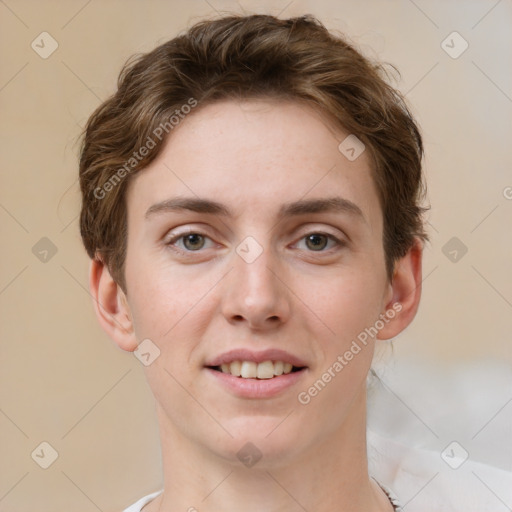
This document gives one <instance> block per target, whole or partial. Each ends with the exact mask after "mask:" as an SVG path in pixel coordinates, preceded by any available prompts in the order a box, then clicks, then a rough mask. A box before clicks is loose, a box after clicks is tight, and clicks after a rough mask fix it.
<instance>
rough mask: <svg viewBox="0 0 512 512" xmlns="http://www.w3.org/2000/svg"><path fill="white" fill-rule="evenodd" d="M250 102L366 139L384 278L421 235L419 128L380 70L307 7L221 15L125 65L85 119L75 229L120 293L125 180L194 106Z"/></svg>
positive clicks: (158, 148) (423, 235)
mask: <svg viewBox="0 0 512 512" xmlns="http://www.w3.org/2000/svg"><path fill="white" fill-rule="evenodd" d="M250 98H277V99H293V100H295V101H297V102H302V103H305V104H309V105H311V106H313V107H314V108H316V109H318V110H319V111H322V112H323V113H325V114H326V115H327V116H328V117H330V118H331V119H332V121H333V123H334V125H337V126H339V127H340V128H342V129H343V130H344V131H346V132H348V133H349V134H354V135H356V136H357V138H358V139H360V140H361V141H362V142H363V143H364V145H365V148H366V151H367V153H368V154H369V156H370V158H371V161H372V174H373V179H374V181H375V184H376V186H377V190H378V196H379V201H380V206H381V209H382V212H383V218H384V228H383V234H382V235H383V236H382V243H383V246H384V253H385V262H386V269H387V274H388V278H389V279H391V278H392V274H393V267H394V263H395V262H396V261H397V260H398V259H399V258H400V257H402V256H403V255H404V254H405V253H406V252H407V250H408V249H409V248H410V247H411V246H412V245H413V243H414V240H415V239H421V240H427V235H426V233H425V231H424V228H423V222H422V218H421V214H422V211H423V208H422V207H421V206H420V201H421V199H422V193H423V182H422V179H423V178H422V171H421V159H422V153H423V146H422V140H421V136H420V134H419V131H418V128H417V126H416V124H415V122H414V120H413V119H412V116H411V115H410V113H409V110H408V108H407V106H406V105H405V103H404V101H403V99H402V97H401V95H400V94H399V93H398V92H397V91H396V90H395V89H394V88H393V87H391V86H390V85H388V84H387V82H386V81H385V79H384V69H383V67H382V66H380V65H379V64H375V63H372V62H370V61H369V60H368V59H366V58H365V57H363V56H362V55H361V54H360V53H359V52H357V51H356V49H355V48H354V47H353V46H351V45H350V44H349V43H347V42H346V41H345V40H344V39H343V38H341V37H339V36H335V35H333V34H332V33H330V32H328V31H327V29H326V28H325V27H324V26H323V25H322V24H321V23H320V22H319V21H318V20H316V19H314V18H313V17H312V16H309V15H306V16H302V17H299V18H292V19H288V20H280V19H277V18H275V17H273V16H269V15H252V16H228V17H225V18H222V19H218V20H212V21H203V22H200V23H197V24H196V25H194V26H193V27H192V28H191V29H190V30H189V31H188V32H187V33H185V34H184V35H181V36H179V37H176V38H174V39H172V40H170V41H168V42H167V43H164V44H162V45H160V46H158V47H157V48H156V49H154V50H153V51H151V52H149V53H147V54H144V55H142V56H139V57H138V58H136V59H135V60H134V61H133V62H130V63H128V64H127V65H126V66H125V68H124V69H123V71H122V72H121V74H120V76H119V80H118V90H117V92H116V93H115V94H114V95H113V96H112V97H111V98H109V99H108V100H107V101H105V102H104V103H103V104H102V105H100V106H99V107H98V108H97V110H96V111H95V112H94V114H93V115H92V116H91V117H90V119H89V122H88V123H87V126H86V130H85V137H84V141H83V147H82V152H81V158H80V186H81V191H82V198H83V203H82V210H81V216H80V231H81V235H82V239H83V242H84V245H85V248H86V250H87V253H88V255H89V256H90V257H91V258H101V259H102V261H103V262H104V263H105V264H106V265H107V266H108V268H109V270H110V272H111V274H112V276H113V277H114V279H115V280H116V282H117V283H118V284H119V285H120V287H121V288H122V289H123V290H124V291H125V292H126V291H127V290H126V282H125V276H124V262H125V257H126V245H127V214H126V202H125V194H126V190H127V188H128V185H129V183H130V180H131V179H132V178H133V177H134V176H135V175H137V173H139V172H141V171H143V170H144V168H145V167H147V166H148V165H149V164H150V163H151V162H152V161H153V160H154V159H155V158H156V157H157V156H158V154H159V153H160V151H161V149H162V147H163V145H164V144H165V141H166V139H167V137H172V130H173V129H174V127H175V126H176V125H177V124H178V123H179V122H180V120H181V118H183V117H184V116H185V115H189V113H190V114H191V115H193V112H194V109H195V108H197V106H198V105H199V106H205V105H206V104H208V103H212V102H215V101H219V100H224V99H234V100H242V99H250Z"/></svg>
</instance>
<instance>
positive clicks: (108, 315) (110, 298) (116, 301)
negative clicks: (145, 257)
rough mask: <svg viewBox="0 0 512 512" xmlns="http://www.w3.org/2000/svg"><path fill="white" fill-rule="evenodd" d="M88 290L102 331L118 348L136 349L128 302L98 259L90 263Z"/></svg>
mask: <svg viewBox="0 0 512 512" xmlns="http://www.w3.org/2000/svg"><path fill="white" fill-rule="evenodd" d="M89 289H90V291H91V295H92V297H93V305H94V310H95V312H96V316H97V318H98V321H99V323H100V325H101V327H102V328H103V330H104V331H105V332H106V333H107V334H108V335H109V336H110V338H112V339H113V340H114V342H115V343H116V344H117V345H118V346H119V347H120V348H122V349H123V350H126V351H129V352H133V351H134V350H135V349H136V348H137V340H136V337H135V333H134V329H133V322H132V316H131V312H130V308H129V305H128V300H127V298H126V295H125V294H124V292H123V290H122V289H121V287H120V286H119V285H118V284H117V283H116V282H115V281H114V279H113V278H112V276H111V275H110V272H109V270H108V268H107V266H106V265H105V264H104V263H103V262H102V261H101V259H99V258H98V259H93V260H91V263H90V267H89Z"/></svg>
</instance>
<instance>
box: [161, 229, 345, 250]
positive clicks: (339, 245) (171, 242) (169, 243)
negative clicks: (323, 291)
mask: <svg viewBox="0 0 512 512" xmlns="http://www.w3.org/2000/svg"><path fill="white" fill-rule="evenodd" d="M189 235H199V236H202V237H204V238H208V239H210V240H211V238H210V237H209V236H208V235H206V234H204V233H201V232H200V231H188V232H186V233H180V234H176V235H174V236H173V237H172V238H171V239H169V240H168V241H167V242H166V244H165V245H166V246H167V247H169V248H170V249H172V250H174V251H176V252H179V253H182V254H187V255H193V254H194V253H198V254H199V253H201V252H203V249H199V250H197V251H190V250H188V249H180V248H177V247H176V246H174V243H175V242H177V241H178V240H182V239H183V238H185V237H186V236H189ZM311 235H321V236H325V237H327V238H328V239H329V240H331V241H333V242H334V243H335V244H336V247H337V248H338V249H340V248H342V247H344V246H346V245H347V244H346V242H344V241H342V240H340V239H339V238H337V237H335V236H334V235H332V234H330V233H325V232H323V231H311V232H309V233H306V234H305V235H303V236H302V237H301V238H300V239H299V241H301V240H304V239H305V238H307V237H308V236H311ZM333 249H335V248H331V249H328V250H321V251H312V250H310V251H308V252H310V253H311V254H322V253H329V252H331V251H332V250H333Z"/></svg>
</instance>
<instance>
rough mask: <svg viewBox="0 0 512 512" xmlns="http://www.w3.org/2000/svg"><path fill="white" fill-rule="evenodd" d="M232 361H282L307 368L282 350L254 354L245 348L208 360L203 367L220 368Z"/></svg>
mask: <svg viewBox="0 0 512 512" xmlns="http://www.w3.org/2000/svg"><path fill="white" fill-rule="evenodd" d="M233 361H253V362H254V363H263V362H264V361H283V363H291V364H292V365H293V366H296V367H301V368H302V367H304V366H307V365H306V363H305V362H304V361H303V360H302V359H300V358H298V357H297V356H294V355H293V354H290V353H289V352H286V351H284V350H279V349H268V350H263V351H260V352H255V351H253V350H248V349H245V348H237V349H233V350H229V351H228V352H224V353H223V354H220V355H218V356H216V357H214V358H213V359H210V360H209V361H208V362H207V363H206V364H205V366H220V365H221V364H229V363H232V362H233Z"/></svg>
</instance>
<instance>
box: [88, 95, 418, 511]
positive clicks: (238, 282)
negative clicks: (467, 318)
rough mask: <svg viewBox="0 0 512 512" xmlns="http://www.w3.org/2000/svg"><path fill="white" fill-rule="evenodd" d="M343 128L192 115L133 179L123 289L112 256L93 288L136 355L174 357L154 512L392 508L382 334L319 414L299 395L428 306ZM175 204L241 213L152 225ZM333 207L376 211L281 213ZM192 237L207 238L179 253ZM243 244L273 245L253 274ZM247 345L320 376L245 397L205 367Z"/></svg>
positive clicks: (309, 121)
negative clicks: (372, 447)
mask: <svg viewBox="0 0 512 512" xmlns="http://www.w3.org/2000/svg"><path fill="white" fill-rule="evenodd" d="M347 135H348V133H345V132H343V131H342V130H340V129H339V128H337V127H335V126H334V125H333V124H331V123H330V122H329V120H327V119H326V118H324V117H323V116H322V115H321V114H319V113H318V112H317V111H315V110H313V109H311V108H310V107H308V106H305V105H302V104H299V103H296V102H283V101H279V102H276V101H273V100H249V101H247V100H246V101H244V102H241V103H238V102H235V101H222V102H218V103H215V104H209V105H205V106H200V107H198V108H197V109H196V110H195V111H194V112H193V113H191V114H190V115H188V116H187V117H186V118H185V119H184V120H183V121H182V122H181V124H180V125H179V126H178V127H176V128H175V129H174V130H173V132H172V134H171V136H170V137H169V138H168V140H167V141H166V144H165V147H164V149H163V151H162V153H160V155H159V156H158V157H157V159H156V160H154V161H153V162H152V163H151V165H150V166H148V167H147V168H146V169H144V170H143V171H142V172H140V173H138V174H137V175H135V176H134V177H133V179H132V181H131V182H130V186H129V188H128V193H127V203H126V204H127V210H128V245H127V257H126V267H125V276H126V283H127V290H126V294H125V293H124V292H123V291H122V290H121V288H120V287H119V286H118V285H117V284H116V283H115V282H114V281H113V279H112V277H111V276H110V273H109V271H108V269H107V268H106V267H105V266H104V265H103V264H102V263H101V261H99V260H94V261H92V262H91V267H90V289H91V292H92V294H93V297H94V299H95V308H96V313H97V316H98V319H99V321H100V323H101V325H102V326H103V328H104V329H105V331H106V332H107V333H108V334H109V335H110V336H111V337H112V339H113V340H114V341H115V342H116V343H117V344H118V345H119V347H121V348H122V349H124V350H127V351H134V350H135V349H136V348H137V344H138V343H139V342H140V341H142V340H143V339H146V338H149V339H150V340H152V342H153V343H154V344H155V345H157V346H158V348H159V349H160V356H159V357H158V358H157V359H156V360H155V361H154V362H153V363H152V364H150V365H149V366H147V367H144V371H145V372H146V377H147V379H148V382H149V385H150V387H151V389H152V391H153V393H154V396H155V399H156V409H157V416H158V421H159V427H160V435H161V443H162V454H163V470H164V493H163V494H162V495H161V496H159V497H158V498H156V499H155V500H153V501H152V502H151V503H149V504H148V505H146V506H145V507H144V512H154V511H158V510H160V511H164V510H165V511H169V512H170V511H177V510H189V509H190V511H192V510H194V509H191V508H190V507H195V509H197V510H198V511H200V512H212V511H218V510H223V511H224V512H231V511H235V510H236V511H238V510H240V508H241V507H242V508H243V509H244V510H245V511H247V512H256V511H258V512H261V510H268V511H272V512H281V511H282V512H284V511H286V512H295V511H297V512H298V511H301V512H302V511H303V510H304V509H306V510H308V511H313V510H314V511H315V512H332V511H333V510H340V511H341V510H343V511H351V512H352V511H353V512H363V511H365V512H377V511H379V512H384V511H386V512H387V511H391V510H392V506H391V504H390V503H389V501H388V499H387V497H386V496H385V494H384V493H383V491H382V490H381V489H380V488H379V487H378V486H377V485H376V483H375V482H374V481H373V479H371V478H370V477H369V475H368V464H367V453H366V377H367V374H368V371H369V368H370V365H371V360H372V356H373V352H374V347H375V343H376V339H375V338H370V340H369V342H368V344H367V345H366V346H365V347H364V348H363V349H362V350H361V351H360V352H359V353H358V354H357V355H355V356H354V358H353V359H352V360H351V361H350V362H349V363H348V364H347V365H346V366H344V368H343V370H342V371H340V372H339V373H337V374H336V377H335V378H333V379H332V380H331V382H329V383H328V384H327V385H326V386H325V388H324V389H322V391H321V392H320V393H318V394H317V395H316V396H315V397H314V398H312V399H311V401H310V402H309V403H308V404H307V405H303V404H301V403H299V401H298V399H297V395H298V393H299V392H301V391H305V390H306V391H307V390H308V388H309V387H310V386H311V385H312V384H313V383H314V382H315V381H317V380H318V379H319V378H320V377H321V375H322V374H323V373H324V372H325V371H326V370H327V369H328V368H329V367H332V365H333V363H334V362H335V361H336V360H337V357H338V356H339V355H340V354H344V352H345V351H346V350H348V349H349V348H350V346H351V343H352V341H353V340H355V339H356V337H357V335H358V334H359V333H361V332H362V331H364V329H365V328H368V327H370V326H373V325H374V324H375V322H376V320H378V318H379V315H380V314H384V313H385V312H386V311H388V310H390V309H392V305H393V304H395V303H400V304H401V311H400V312H399V313H397V314H396V315H395V316H394V318H393V319H392V320H389V321H388V322H387V323H386V324H385V326H384V327H383V328H382V329H381V330H380V331H379V333H378V335H377V338H378V339H382V340H386V339H390V338H392V337H394V336H396V335H398V334H399V333H400V332H401V331H402V330H403V329H404V328H405V327H406V326H407V325H409V323H410V322H411V321H412V319H413V318H414V316H415V314H416V311H417V308H418V304H419V300H420V294H421V259H422V245H421V243H420V242H419V241H418V242H417V243H416V244H415V245H414V247H413V248H411V250H410V251H409V252H408V253H407V254H406V255H405V256H404V257H403V258H402V259H401V260H399V261H397V262H396V265H395V272H394V275H393V279H392V280H391V282H390V281H389V280H388V279H387V276H386V271H385V259H384V250H383V246H382V232H383V217H382V212H381V209H380V206H379V201H378V196H377V190H376V188H375V184H374V182H373V180H372V178H371V175H370V160H369V155H368V154H367V153H368V152H366V151H365V152H363V153H362V154H361V156H359V157H358V158H357V159H356V160H354V161H352V162H351V161H349V160H348V159H347V158H346V157H345V156H344V155H343V154H342V153H341V152H340V151H339V150H338V145H339V143H340V142H341V141H342V140H343V139H344V138H345V137H346V136H347ZM175 196H186V197H201V198H208V199H213V200H215V201H219V202H221V203H224V204H225V205H226V206H228V207H229V208H230V209H231V210H232V211H233V213H234V216H233V217H222V216H220V215H212V214H205V213H197V212H190V211H181V212H165V213H160V214H155V215H152V216H150V218H149V219H145V213H146V211H147V210H148V208H149V207H150V206H152V205H153V204H155V203H158V202H160V201H163V200H166V199H169V198H171V197H175ZM332 196H341V197H343V198H345V199H348V200H350V201H352V202H353V203H355V204H356V205H357V206H358V207H359V208H360V210H361V212H362V214H363V216H362V217H360V216H357V215H354V214H351V213H347V212H320V213H308V214H306V215H301V216H297V217H295V216H294V217H289V218H279V217H277V212H278V209H279V207H280V206H281V205H282V204H283V203H285V202H290V201H296V200H299V199H319V198H326V197H332ZM188 231H190V232H194V233H199V234H202V235H204V236H205V238H204V239H203V238H201V237H199V238H196V239H192V240H188V241H187V240H186V239H184V238H181V239H178V240H177V241H175V242H174V245H173V247H174V248H175V250H173V249H172V248H171V246H169V245H166V243H169V240H170V238H171V235H173V234H176V235H177V234H182V235H184V234H186V233H187V232H188ZM314 233H329V234H332V235H334V236H335V237H337V238H338V239H339V240H341V241H344V242H345V244H344V245H343V246H339V247H338V246H337V245H336V243H335V242H334V241H329V238H322V237H321V238H320V240H319V243H318V246H315V245H314V244H311V243H310V242H309V243H308V240H309V239H308V237H307V236H306V235H310V234H314ZM247 236H252V237H253V238H254V239H255V240H256V241H257V242H258V243H259V245H260V246H261V248H262V250H263V252H262V253H261V255H260V256H259V257H258V258H257V259H256V260H255V261H253V262H252V263H248V262H246V261H245V260H244V259H243V258H241V257H240V256H239V255H238V253H237V252H236V248H237V246H238V245H239V244H240V242H242V241H243V240H244V239H245V237H247ZM202 244H203V245H202ZM179 249H181V251H182V253H181V254H180V253H179V252H177V251H179ZM194 249H196V250H194ZM187 250H188V253H187V254H188V255H187V256H185V255H183V254H184V253H186V252H187ZM235 347H236V348H239V347H243V348H249V349H252V350H255V351H260V350H264V349H267V348H276V347H277V348H281V349H283V350H286V351H288V352H290V353H292V354H295V355H297V356H298V357H300V358H302V359H303V360H305V361H306V362H307V367H308V368H307V370H306V371H305V372H304V374H303V375H302V377H301V379H300V380H299V382H298V383H297V384H296V385H294V386H292V387H291V388H289V389H287V390H285V391H283V392H282V393H280V394H279V395H277V396H275V397H273V398H266V399H247V398H240V397H237V396H235V395H233V394H232V393H231V392H229V391H227V390H225V389H224V388H222V387H221V386H220V385H219V384H218V383H217V382H216V380H215V379H212V376H211V374H210V373H209V371H208V370H205V368H204V365H205V363H206V361H207V360H208V359H211V358H212V357H214V356H216V355H218V354H220V353H223V352H225V351H227V350H230V349H232V348H235ZM246 442H252V443H253V444H254V445H255V446H256V447H257V448H258V449H259V450H260V452H261V453H262V454H263V456H262V458H261V459H260V460H259V461H258V462H257V464H255V465H254V466H252V467H250V468H248V467H246V466H244V464H242V462H241V461H240V460H239V459H238V457H237V455H236V454H237V452H238V451H239V450H240V449H241V448H242V447H243V446H244V445H245V443H246Z"/></svg>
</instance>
